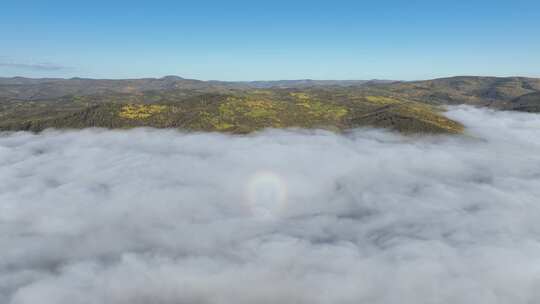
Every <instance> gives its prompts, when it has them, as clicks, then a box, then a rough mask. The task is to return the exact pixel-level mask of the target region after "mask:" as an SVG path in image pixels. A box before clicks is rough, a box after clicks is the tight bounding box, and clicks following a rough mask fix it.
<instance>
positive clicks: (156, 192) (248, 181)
mask: <svg viewBox="0 0 540 304" xmlns="http://www.w3.org/2000/svg"><path fill="white" fill-rule="evenodd" d="M448 115H449V116H451V117H452V118H455V119H458V120H460V121H462V122H463V123H464V124H465V125H467V126H468V134H467V135H465V136H456V137H414V138H410V137H409V138H407V137H402V136H400V135H397V134H392V133H389V132H385V131H380V130H371V129H363V130H357V131H354V132H351V133H350V134H346V135H336V134H333V133H330V132H324V131H313V132H311V131H294V130H291V131H276V130H270V131H265V132H262V133H260V134H256V135H250V136H227V135H219V134H183V133H178V132H176V131H172V130H145V129H137V130H129V131H105V130H83V131H70V132H59V131H47V132H45V133H42V134H39V135H35V134H30V133H12V134H3V135H1V136H0V181H1V183H0V248H1V252H0V303H9V304H34V303H40V304H64V303H65V304H68V303H69V304H94V303H96V304H97V303H120V304H137V303H162V304H169V303H171V304H172V303H224V304H225V303H239V304H243V303H405V304H413V303H414V304H417V303H449V304H450V303H452V304H455V303H478V304H493V303H513V304H518V303H539V302H540V200H539V198H540V115H535V114H524V113H509V112H494V111H489V110H479V109H474V108H468V107H459V108H454V109H452V110H451V111H450V112H449V113H448Z"/></svg>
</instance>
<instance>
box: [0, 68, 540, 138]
mask: <svg viewBox="0 0 540 304" xmlns="http://www.w3.org/2000/svg"><path fill="white" fill-rule="evenodd" d="M457 104H469V105H475V106H484V107H490V108H494V109H499V110H516V111H528V112H540V79H536V78H524V77H474V76H460V77H450V78H441V79H433V80H425V81H411V82H406V81H387V80H344V81H340V80H309V79H306V80H278V81H253V82H226V81H201V80H195V79H185V78H182V77H178V76H166V77H163V78H144V79H120V80H112V79H85V78H71V79H60V78H44V79H31V78H22V77H13V78H0V129H3V130H33V131H39V130H42V129H45V128H49V127H56V128H83V127H106V128H124V127H137V126H153V127H162V128H169V127H175V128H183V129H190V130H204V131H224V132H231V133H246V132H250V131H253V130H257V129H262V128H267V127H307V128H312V127H322V128H330V129H336V128H337V129H348V128H354V127H358V126H367V125H370V126H378V127H387V128H392V129H395V130H399V131H403V132H428V133H440V132H443V133H447V132H450V133H455V132H460V130H461V129H462V127H460V125H459V124H458V123H455V122H451V121H449V120H448V119H446V118H445V117H444V115H443V114H442V112H441V108H440V106H444V105H457Z"/></svg>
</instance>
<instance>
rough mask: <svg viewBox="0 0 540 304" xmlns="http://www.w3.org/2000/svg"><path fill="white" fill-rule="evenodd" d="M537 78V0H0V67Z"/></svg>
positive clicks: (249, 76) (74, 72)
mask: <svg viewBox="0 0 540 304" xmlns="http://www.w3.org/2000/svg"><path fill="white" fill-rule="evenodd" d="M164 75H179V76H183V77H189V78H197V79H203V80H208V79H219V80H270V79H300V78H311V79H372V78H379V79H402V80H412V79H426V78H435V77H444V76H453V75H493V76H508V75H519V76H533V77H540V1H538V0H521V1H520V0H517V1H516V0H507V1H485V0H478V1H475V0H467V1H462V0H454V1H451V0H446V1H436V0H432V1H414V0H408V1H405V0H403V1H391V0H386V1H384V0H382V1H375V0H370V1H324V2H318V1H293V0H289V1H280V0H274V1H255V0H252V1H205V0H198V1H197V0H191V1H160V0H155V1H136V0H132V1H114V0H109V1H100V0H93V1H74V0H71V1H55V0H43V1H22V0H21V1H7V0H6V1H2V3H1V5H0V76H27V77H75V76H80V77H92V78H138V77H161V76H164Z"/></svg>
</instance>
